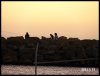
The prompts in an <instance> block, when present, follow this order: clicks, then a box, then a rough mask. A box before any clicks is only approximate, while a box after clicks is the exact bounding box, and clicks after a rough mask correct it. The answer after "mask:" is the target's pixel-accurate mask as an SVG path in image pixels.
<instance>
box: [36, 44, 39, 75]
mask: <svg viewBox="0 0 100 76" xmlns="http://www.w3.org/2000/svg"><path fill="white" fill-rule="evenodd" d="M38 46H39V43H37V46H36V51H35V75H37V52H38Z"/></svg>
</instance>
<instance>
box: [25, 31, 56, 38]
mask: <svg viewBox="0 0 100 76" xmlns="http://www.w3.org/2000/svg"><path fill="white" fill-rule="evenodd" d="M54 35H55V36H53V35H52V34H50V37H51V39H54V40H57V39H58V35H57V33H54ZM29 37H30V36H29V33H28V32H26V34H25V39H28V38H29Z"/></svg>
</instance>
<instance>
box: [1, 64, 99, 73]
mask: <svg viewBox="0 0 100 76" xmlns="http://www.w3.org/2000/svg"><path fill="white" fill-rule="evenodd" d="M1 74H2V75H35V67H34V66H18V65H1ZM37 75H99V68H82V67H81V68H79V67H57V66H38V67H37Z"/></svg>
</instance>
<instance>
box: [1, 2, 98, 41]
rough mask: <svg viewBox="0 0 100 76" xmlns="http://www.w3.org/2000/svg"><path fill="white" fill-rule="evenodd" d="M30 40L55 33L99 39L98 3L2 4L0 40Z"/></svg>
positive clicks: (68, 36)
mask: <svg viewBox="0 0 100 76" xmlns="http://www.w3.org/2000/svg"><path fill="white" fill-rule="evenodd" d="M26 32H28V33H29V34H30V36H31V37H34V36H37V37H40V38H41V36H45V37H50V34H53V35H54V33H57V34H58V36H59V37H60V36H66V37H67V38H70V37H73V38H79V39H97V40H98V39H99V2H98V1H1V36H3V37H5V38H7V37H12V36H13V37H15V36H24V35H25V33H26Z"/></svg>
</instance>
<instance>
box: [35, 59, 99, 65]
mask: <svg viewBox="0 0 100 76" xmlns="http://www.w3.org/2000/svg"><path fill="white" fill-rule="evenodd" d="M87 60H98V58H88V59H75V60H61V61H49V62H37V64H46V63H60V62H75V61H87ZM34 64H35V62H34Z"/></svg>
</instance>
